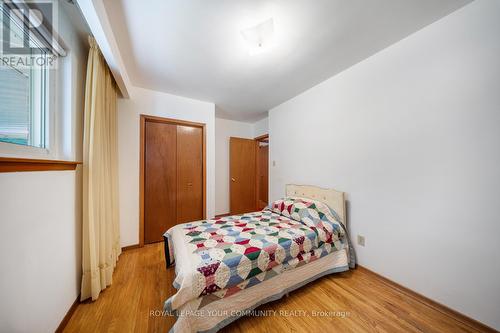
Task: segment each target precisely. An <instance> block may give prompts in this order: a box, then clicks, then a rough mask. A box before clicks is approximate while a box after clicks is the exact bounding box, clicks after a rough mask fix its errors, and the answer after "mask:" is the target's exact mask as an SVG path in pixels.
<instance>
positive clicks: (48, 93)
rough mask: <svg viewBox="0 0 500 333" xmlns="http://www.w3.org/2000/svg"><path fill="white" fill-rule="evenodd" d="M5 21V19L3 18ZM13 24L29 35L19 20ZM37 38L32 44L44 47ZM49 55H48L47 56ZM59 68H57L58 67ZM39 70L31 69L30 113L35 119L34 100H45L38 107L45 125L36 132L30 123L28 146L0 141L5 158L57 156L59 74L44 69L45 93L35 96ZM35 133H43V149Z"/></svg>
mask: <svg viewBox="0 0 500 333" xmlns="http://www.w3.org/2000/svg"><path fill="white" fill-rule="evenodd" d="M0 15H3V12H2V11H0ZM2 19H3V18H2ZM13 22H14V23H15V24H16V26H17V27H18V28H19V29H21V32H20V33H24V34H27V32H26V31H25V30H23V29H24V27H21V26H20V23H19V19H18V18H13ZM11 31H12V29H9V31H8V33H11ZM2 33H6V31H5V30H4V31H2ZM34 38H36V37H33V38H32V37H30V43H31V44H33V45H36V46H37V47H43V43H42V42H41V41H39V40H37V39H34ZM47 55H48V53H46V56H47ZM55 61H56V62H58V61H59V57H56V59H55ZM56 67H57V66H56ZM36 70H37V69H34V68H30V69H29V71H30V83H29V90H30V93H29V94H30V99H29V109H30V110H29V113H30V117H33V115H34V114H35V112H34V110H33V107H34V106H33V105H32V104H33V99H34V98H36V97H39V98H42V99H43V100H42V101H41V103H40V104H39V105H38V107H39V108H43V110H41V112H40V117H41V118H43V119H40V120H38V121H39V122H41V123H43V125H42V124H41V123H40V126H39V127H38V128H37V129H36V130H35V128H34V124H33V122H32V121H30V124H29V127H30V128H29V133H30V137H29V140H28V144H17V143H11V142H3V141H0V155H2V156H5V157H19V158H38V159H39V158H44V159H45V158H46V159H55V158H56V156H57V151H56V149H57V140H56V133H55V129H56V119H55V113H56V112H55V108H56V107H57V105H56V96H55V92H56V85H57V82H56V79H57V73H56V72H55V69H54V68H49V67H44V68H43V69H42V70H41V72H40V74H39V75H41V76H44V80H43V82H42V83H41V84H42V87H41V89H42V90H43V92H42V93H41V94H40V96H33V95H34V94H33V79H32V75H33V74H32V73H33V72H34V71H36ZM35 131H39V132H43V133H40V134H41V135H42V136H43V137H41V138H39V139H38V141H37V142H42V141H43V145H42V146H41V147H38V146H35V145H33V144H34V142H33V140H34V137H33V135H34V134H33V133H34V132H35Z"/></svg>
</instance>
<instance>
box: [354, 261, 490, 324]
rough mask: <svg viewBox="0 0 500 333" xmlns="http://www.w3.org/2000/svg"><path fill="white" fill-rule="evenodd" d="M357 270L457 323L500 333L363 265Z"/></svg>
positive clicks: (358, 266)
mask: <svg viewBox="0 0 500 333" xmlns="http://www.w3.org/2000/svg"><path fill="white" fill-rule="evenodd" d="M356 269H359V270H362V271H364V272H366V273H368V274H370V275H373V276H374V277H376V278H377V279H379V280H380V281H381V282H382V283H384V284H386V285H388V286H389V287H392V288H394V289H396V290H397V291H399V292H401V293H402V294H404V295H406V296H408V297H411V298H413V299H414V300H416V301H418V302H420V303H422V304H424V305H427V306H428V307H430V308H432V309H434V310H436V311H439V312H441V313H442V314H444V315H446V316H449V317H452V318H454V319H456V320H457V321H459V322H461V323H463V324H465V325H467V326H469V327H471V328H473V329H475V330H478V331H480V332H492V333H498V331H497V330H495V329H494V328H491V327H489V326H487V325H485V324H483V323H481V322H479V321H477V320H475V319H472V318H470V317H468V316H466V315H464V314H462V313H460V312H458V311H455V310H453V309H451V308H449V307H447V306H446V305H443V304H441V303H438V302H436V301H434V300H432V299H430V298H428V297H426V296H424V295H422V294H419V293H417V292H416V291H413V290H411V289H408V288H406V287H405V286H402V285H400V284H399V283H396V282H394V281H392V280H390V279H388V278H386V277H385V276H382V275H380V274H378V273H375V272H374V271H371V270H369V269H368V268H366V267H363V266H361V265H356Z"/></svg>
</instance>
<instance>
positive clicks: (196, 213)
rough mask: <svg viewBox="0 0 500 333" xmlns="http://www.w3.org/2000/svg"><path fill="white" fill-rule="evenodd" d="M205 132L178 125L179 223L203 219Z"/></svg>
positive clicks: (196, 128)
mask: <svg viewBox="0 0 500 333" xmlns="http://www.w3.org/2000/svg"><path fill="white" fill-rule="evenodd" d="M202 191H203V130H202V129H201V128H200V127H191V126H181V125H177V223H184V222H190V221H197V220H201V219H203V192H202Z"/></svg>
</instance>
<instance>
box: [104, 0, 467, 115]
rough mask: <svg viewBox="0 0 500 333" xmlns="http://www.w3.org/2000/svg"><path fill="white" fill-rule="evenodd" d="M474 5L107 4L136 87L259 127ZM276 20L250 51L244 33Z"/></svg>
mask: <svg viewBox="0 0 500 333" xmlns="http://www.w3.org/2000/svg"><path fill="white" fill-rule="evenodd" d="M469 2H470V0H377V1H373V0H267V1H263V0H211V1H207V0H148V1H138V0H105V1H104V3H105V7H106V12H107V14H108V17H109V21H110V23H111V27H112V30H113V34H114V35H115V38H116V41H117V44H118V47H119V50H120V54H121V57H122V58H123V61H124V63H125V67H126V70H127V74H128V75H129V76H130V79H131V81H132V84H133V85H136V86H140V87H144V88H149V89H154V90H158V91H164V92H167V93H172V94H176V95H180V96H186V97H191V98H195V99H200V100H204V101H210V102H214V103H215V104H216V105H217V115H218V116H220V117H222V118H228V119H234V120H241V121H255V120H258V119H260V118H262V117H264V115H265V114H266V112H267V110H269V109H271V108H273V107H274V106H276V105H279V104H280V103H282V102H284V101H286V100H288V99H290V98H292V97H293V96H295V95H297V94H299V93H301V92H303V91H304V90H307V89H308V88H311V87H312V86H314V85H316V84H318V83H320V82H321V81H324V80H325V79H327V78H329V77H331V76H333V75H335V74H337V73H339V72H341V71H342V70H344V69H346V68H348V67H350V66H352V65H353V64H355V63H357V62H359V61H361V60H363V59H365V58H367V57H369V56H370V55H372V54H374V53H376V52H378V51H380V50H382V49H383V48H385V47H387V46H389V45H391V44H393V43H395V42H397V41H398V40H401V39H402V38H404V37H406V36H408V35H409V34H411V33H413V32H415V31H417V30H419V29H421V28H422V27H424V26H426V25H428V24H430V23H432V22H434V21H436V20H438V19H440V18H441V17H443V16H445V15H447V14H449V13H451V12H452V11H454V10H456V9H458V8H460V7H462V6H463V5H465V4H467V3H469ZM268 18H273V19H274V30H275V36H274V44H273V46H272V47H271V48H270V49H269V50H267V51H266V52H264V53H260V54H257V55H250V53H249V51H248V48H247V45H246V43H245V41H244V40H243V38H242V36H241V33H240V31H241V30H242V29H245V28H249V27H252V26H255V25H256V24H259V23H261V22H263V21H265V20H266V19H268Z"/></svg>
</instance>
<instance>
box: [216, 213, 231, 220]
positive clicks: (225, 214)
mask: <svg viewBox="0 0 500 333" xmlns="http://www.w3.org/2000/svg"><path fill="white" fill-rule="evenodd" d="M226 216H231V213H224V214H219V215H215V218H216V219H218V218H220V217H226Z"/></svg>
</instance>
